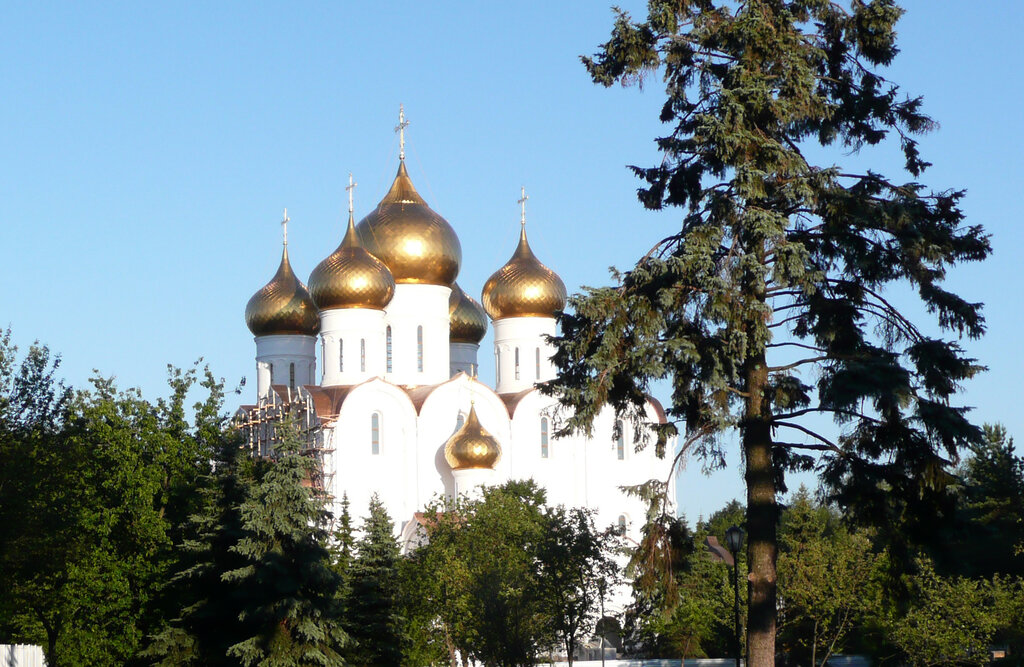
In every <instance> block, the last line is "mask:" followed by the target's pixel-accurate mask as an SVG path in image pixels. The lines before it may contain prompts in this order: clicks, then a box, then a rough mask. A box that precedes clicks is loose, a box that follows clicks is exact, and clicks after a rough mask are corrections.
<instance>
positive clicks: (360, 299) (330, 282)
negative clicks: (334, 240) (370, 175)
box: [309, 212, 395, 310]
mask: <svg viewBox="0 0 1024 667" xmlns="http://www.w3.org/2000/svg"><path fill="white" fill-rule="evenodd" d="M309 291H310V293H311V294H312V296H313V301H315V302H316V305H317V306H318V307H319V308H320V309H321V310H330V309H334V308H370V309H374V310H384V307H385V306H386V305H388V302H389V301H391V297H392V296H394V294H395V279H394V278H393V277H392V275H391V271H390V270H388V267H387V266H386V265H385V264H384V263H383V262H382V261H380V260H379V259H377V258H376V257H374V256H373V255H372V254H370V252H369V251H368V250H367V249H366V248H364V247H363V246H362V244H360V242H359V235H358V234H357V233H356V228H355V221H354V219H353V217H352V213H351V212H349V214H348V229H347V230H346V231H345V238H344V239H342V241H341V245H339V246H338V249H337V250H335V251H334V252H332V253H331V254H330V255H329V256H328V257H327V259H325V260H324V261H322V262H320V263H319V264H317V266H316V268H315V269H313V273H311V274H310V275H309Z"/></svg>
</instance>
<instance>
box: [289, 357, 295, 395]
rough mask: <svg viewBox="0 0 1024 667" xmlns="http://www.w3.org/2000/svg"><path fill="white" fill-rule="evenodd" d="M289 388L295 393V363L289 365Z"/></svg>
mask: <svg viewBox="0 0 1024 667" xmlns="http://www.w3.org/2000/svg"><path fill="white" fill-rule="evenodd" d="M288 388H289V389H291V390H292V391H295V363H294V362H293V363H290V364H288Z"/></svg>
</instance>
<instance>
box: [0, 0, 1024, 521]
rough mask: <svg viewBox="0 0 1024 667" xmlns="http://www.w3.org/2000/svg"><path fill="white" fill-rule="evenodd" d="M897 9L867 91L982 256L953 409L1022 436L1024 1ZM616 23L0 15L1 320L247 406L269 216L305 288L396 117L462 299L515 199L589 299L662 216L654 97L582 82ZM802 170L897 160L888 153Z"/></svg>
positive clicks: (698, 492) (65, 10) (246, 7)
mask: <svg viewBox="0 0 1024 667" xmlns="http://www.w3.org/2000/svg"><path fill="white" fill-rule="evenodd" d="M619 4H620V5H621V6H623V7H624V8H625V9H627V10H630V11H632V12H633V13H634V15H636V16H638V17H642V16H643V15H644V6H643V4H642V3H639V2H621V3H619ZM902 4H903V6H904V7H905V8H906V9H907V13H906V15H905V16H904V18H903V19H902V21H901V22H900V24H899V25H898V31H899V43H900V45H901V49H902V53H901V54H900V56H899V57H898V58H897V60H896V62H895V63H894V64H893V66H892V67H890V68H889V69H888V71H887V76H889V77H890V78H891V79H893V80H894V81H896V82H898V83H899V84H900V85H901V86H902V87H903V89H904V90H905V91H907V92H908V93H909V94H912V95H922V96H923V97H924V102H925V107H924V108H925V111H926V112H927V113H929V114H930V115H931V116H932V117H933V118H935V119H936V120H937V121H938V122H939V124H940V128H939V129H938V130H937V131H936V132H934V133H932V134H930V135H927V136H925V137H924V138H923V139H922V141H921V148H922V153H923V154H924V156H925V158H926V159H929V160H930V161H931V162H933V163H934V166H933V167H932V168H931V169H930V170H928V171H927V172H926V173H925V175H924V177H923V178H922V181H923V182H924V183H925V184H927V185H929V186H930V187H932V188H934V189H937V190H945V189H949V188H955V189H961V188H963V189H966V190H967V196H966V198H965V199H964V201H963V209H964V211H965V213H966V216H967V222H968V223H969V224H981V225H983V226H984V227H985V228H986V230H987V231H988V232H989V233H990V234H991V237H992V245H993V247H994V252H993V254H992V256H991V258H990V259H989V260H987V261H986V262H984V263H983V264H974V265H965V266H963V267H958V268H956V269H955V270H954V272H953V273H952V275H951V276H950V280H949V283H948V284H949V285H951V286H952V287H953V288H954V289H956V290H957V291H959V292H960V293H961V294H962V295H964V296H965V297H966V298H968V299H970V300H975V301H983V302H984V303H985V314H986V316H987V319H988V334H987V335H986V336H985V337H984V338H983V339H982V340H980V341H966V342H965V343H964V345H965V347H966V349H967V350H968V352H969V353H970V354H971V355H972V356H974V357H976V358H978V359H979V361H980V362H981V363H983V364H985V365H986V366H988V368H989V370H988V372H986V373H985V374H983V375H981V376H980V377H978V378H976V379H974V380H972V381H970V382H969V383H967V385H966V386H965V389H964V393H963V396H962V403H963V404H965V405H970V406H973V407H974V408H975V410H974V413H973V416H974V419H975V420H976V421H978V422H996V421H999V422H1002V423H1004V424H1006V426H1007V427H1008V429H1009V431H1010V433H1011V435H1013V434H1017V435H1021V436H1022V437H1024V410H1021V408H1020V400H1019V397H1020V393H1021V389H1020V378H1021V374H1022V373H1021V371H1022V354H1021V346H1020V342H1019V338H1020V336H1021V334H1022V329H1024V327H1022V324H1024V317H1022V315H1021V305H1022V303H1024V299H1022V298H1021V292H1022V289H1024V284H1022V281H1021V279H1020V275H1021V269H1020V266H1021V258H1020V254H1021V250H1022V249H1024V225H1022V224H1021V222H1022V215H1021V214H1022V205H1021V196H1020V193H1021V191H1022V187H1021V178H1022V176H1024V169H1022V166H1021V165H1022V156H1024V141H1022V138H1021V137H1022V133H1021V129H1020V126H1021V120H1022V112H1021V106H1022V101H1024V93H1022V91H1024V73H1022V68H1021V66H1020V64H1021V62H1022V61H1024V47H1022V40H1021V33H1022V32H1024V5H1022V4H1021V3H1019V2H1014V1H1010V0H1001V1H996V0H993V1H991V2H987V3H984V4H982V5H979V4H977V3H969V2H966V1H960V0H944V1H943V2H934V1H928V0H914V1H907V2H904V3H902ZM612 19H613V14H612V12H611V10H610V9H609V7H608V6H607V5H606V4H605V3H603V2H600V1H597V2H595V1H594V0H585V1H583V0H580V1H574V2H568V1H564V2H557V3H556V2H524V3H455V2H431V3H413V2H373V3H332V2H305V3H290V2H274V3H272V2H249V3H242V2H217V3H198V2H189V3H134V2H107V3H53V2H31V3H29V2H18V1H11V2H4V3H0V25H3V26H4V38H3V39H2V40H0V99H2V100H3V103H2V104H0V206H2V216H3V219H2V222H0V241H2V244H3V247H5V248H7V251H6V253H5V256H4V260H3V261H2V262H0V284H2V285H3V290H2V292H0V327H6V326H10V327H11V329H12V331H13V337H14V340H15V341H16V342H17V343H19V344H20V345H21V346H22V347H25V346H27V345H29V344H31V343H32V341H34V340H39V341H41V342H43V343H46V344H47V345H49V346H50V348H51V349H52V350H54V351H55V352H57V353H59V354H60V355H61V357H62V373H63V375H64V377H65V378H66V379H67V381H68V382H69V383H70V384H72V385H75V386H84V385H85V384H86V382H87V379H88V378H89V377H90V376H91V375H92V373H93V370H94V369H97V370H98V371H99V372H100V373H101V374H102V375H104V376H114V377H116V378H117V381H118V384H119V386H121V387H139V388H141V389H142V391H143V393H144V394H145V395H146V396H147V397H148V398H150V399H155V398H156V397H158V396H162V395H165V389H166V385H165V378H166V369H167V365H168V364H173V365H176V366H189V365H191V364H192V363H193V362H194V361H195V360H197V359H198V358H200V357H202V358H203V359H204V360H205V362H206V363H209V364H210V366H211V368H212V369H213V371H214V373H215V374H216V375H218V376H221V377H224V378H225V380H226V382H227V384H228V386H229V387H234V386H236V385H237V384H238V382H239V380H240V379H241V378H243V377H245V378H247V379H248V380H249V383H248V386H247V387H246V388H245V389H243V392H242V394H241V395H234V394H232V395H229V398H228V405H227V408H228V409H229V410H232V411H233V409H234V408H235V407H237V405H239V404H240V403H243V402H252V400H253V393H254V391H255V362H254V355H255V346H254V343H253V340H252V336H251V334H250V333H249V331H248V330H247V329H246V327H245V323H244V320H243V311H244V308H245V304H246V302H247V301H248V299H249V297H250V296H251V295H252V293H253V292H255V291H256V290H257V289H259V288H260V287H261V286H262V285H263V284H265V283H266V282H267V281H268V280H269V279H270V277H271V276H272V275H273V273H274V271H275V270H276V268H277V265H278V261H279V259H280V243H281V226H280V224H279V221H280V219H281V212H282V209H283V208H285V207H287V208H288V212H289V216H290V217H291V220H292V221H291V223H290V225H289V230H288V234H289V254H290V256H291V259H292V265H293V267H294V268H295V270H296V272H297V273H298V274H299V275H300V277H303V278H305V277H306V276H308V275H309V272H310V271H311V270H312V269H313V267H314V266H315V265H316V264H317V263H318V262H319V261H320V260H321V259H323V258H324V257H326V256H327V255H328V254H329V253H330V252H331V251H332V250H333V249H334V248H335V247H336V246H337V244H338V242H339V241H340V238H341V235H342V232H343V228H344V227H343V225H344V222H345V219H346V218H345V214H344V211H345V209H346V206H347V199H346V193H345V190H344V187H345V185H346V183H347V178H348V174H349V172H352V173H353V174H354V176H355V179H356V181H357V183H358V184H359V185H358V187H357V189H356V192H355V210H356V217H357V219H359V218H361V217H362V216H363V215H365V214H366V213H367V212H369V211H370V210H371V209H372V208H373V207H374V206H375V205H376V203H377V202H378V201H379V199H380V198H381V197H382V196H383V195H384V193H385V192H386V190H387V187H388V185H389V184H390V182H391V179H392V178H393V176H394V172H395V170H396V168H397V162H398V160H397V155H398V140H397V137H396V135H395V133H394V131H393V130H394V126H395V125H396V124H397V117H398V107H399V104H404V105H405V112H406V116H407V118H408V120H409V121H410V125H409V128H408V130H407V134H406V137H407V154H408V158H407V163H408V166H409V171H410V174H411V176H412V179H413V182H414V183H415V184H416V186H417V188H418V189H419V191H420V193H421V194H422V195H423V196H424V198H425V199H426V200H427V202H428V203H429V204H430V205H431V207H432V208H434V210H436V211H438V212H439V213H441V215H443V216H444V217H445V218H446V219H447V220H448V221H449V222H450V223H451V224H452V226H453V227H454V228H455V230H456V232H457V233H458V235H459V237H460V240H461V243H462V248H463V264H462V269H461V273H460V276H459V283H460V285H462V286H463V288H464V289H466V291H468V292H469V293H470V294H472V295H473V296H475V297H477V298H479V294H480V289H481V287H482V286H483V283H484V282H485V281H486V279H487V277H488V276H489V275H490V274H491V273H492V272H494V271H495V270H496V269H498V268H499V267H500V266H501V265H502V264H504V263H505V261H506V260H507V259H508V258H509V256H510V255H511V253H512V251H513V249H514V247H515V243H516V238H517V234H518V225H519V206H518V204H517V203H516V201H517V200H518V199H519V192H520V187H521V186H522V187H525V188H526V191H527V194H528V195H529V197H530V199H529V202H528V205H527V220H528V231H529V235H530V240H531V245H532V247H533V249H534V251H535V253H536V254H537V256H538V257H539V258H540V259H541V260H542V261H543V262H545V263H546V264H547V265H548V266H550V267H551V268H552V269H554V270H555V271H557V272H558V273H559V275H560V276H561V277H562V279H563V280H564V281H565V283H566V285H567V287H568V289H569V290H570V292H575V291H578V290H579V289H580V287H581V286H583V285H602V284H607V283H608V282H609V277H608V268H609V267H611V266H616V267H619V268H623V269H625V268H628V267H629V266H631V264H632V262H634V261H635V260H636V259H637V258H638V257H639V256H641V255H642V254H643V253H645V252H646V251H647V250H648V249H649V247H650V246H651V245H652V244H653V242H654V241H655V240H657V239H658V238H661V236H663V235H665V234H667V233H670V232H671V231H672V230H673V229H678V224H679V219H680V212H679V211H667V212H660V213H652V212H647V211H644V210H643V209H642V208H641V207H640V206H639V204H638V203H637V201H636V196H635V193H636V188H637V186H638V183H637V182H636V180H635V179H634V177H633V176H632V175H631V174H630V172H629V171H628V170H627V169H626V165H629V164H637V165H642V166H651V165H654V164H656V163H657V162H658V161H659V156H658V154H657V152H656V149H655V147H654V144H653V142H652V139H653V138H654V137H655V136H658V135H659V133H661V132H662V131H663V128H662V126H661V125H660V124H659V123H658V121H657V115H658V110H659V108H660V106H661V104H662V102H663V99H664V93H663V89H662V87H661V86H660V85H659V84H660V81H659V80H658V79H657V77H654V78H651V79H649V80H648V81H647V82H646V85H645V87H644V88H643V90H640V89H637V88H627V89H624V88H620V87H613V88H609V89H605V88H602V87H599V86H596V85H594V84H592V83H591V82H590V81H589V79H588V77H587V74H586V72H585V70H584V68H583V67H582V65H581V64H580V62H579V56H580V55H581V54H592V53H594V52H595V51H596V49H597V47H598V45H599V44H601V43H602V42H604V41H605V40H607V37H608V33H609V31H610V29H611V25H612ZM821 159H822V160H827V161H829V162H835V163H838V164H843V165H848V164H851V163H854V164H857V165H860V166H870V167H872V168H874V169H876V170H879V171H882V172H883V173H886V174H889V175H892V176H896V175H897V171H898V169H899V168H900V162H899V160H898V157H897V155H896V153H895V151H892V150H886V149H880V150H875V151H864V152H862V153H860V154H858V155H845V154H842V153H841V152H836V151H830V152H828V153H822V154H821ZM908 180H909V179H908ZM906 307H907V308H908V310H909V312H914V308H915V306H914V305H913V303H912V301H909V300H908V301H907V306H906ZM920 317H924V318H926V317H927V316H926V315H925V314H923V313H920ZM920 317H919V319H920ZM491 340H492V339H491V336H490V335H488V337H487V338H486V339H485V340H484V342H483V344H482V345H481V349H480V361H481V379H482V380H483V381H485V382H488V383H493V368H492V367H491V366H492V364H490V363H489V362H488V360H489V359H490V358H491V352H490V350H491V345H492V342H491ZM733 451H734V452H735V448H733ZM728 463H729V468H728V469H727V470H724V471H719V472H716V473H714V474H712V475H710V476H705V475H703V474H701V473H700V467H701V466H700V463H699V462H690V463H689V464H688V466H687V469H686V470H685V471H684V472H683V474H682V476H681V478H680V481H679V497H680V505H681V510H682V511H683V512H684V513H685V514H686V516H687V517H689V518H690V519H696V518H697V517H699V516H706V515H707V514H709V513H710V512H712V511H714V510H715V509H717V508H719V507H721V505H722V504H723V503H724V502H726V501H727V500H729V499H730V498H733V497H741V496H742V493H743V492H742V486H741V483H740V472H739V471H740V466H741V461H740V459H739V456H738V454H734V456H732V457H731V458H730V459H729V461H728ZM797 482H806V483H808V484H811V485H813V478H810V477H807V478H803V479H800V480H797Z"/></svg>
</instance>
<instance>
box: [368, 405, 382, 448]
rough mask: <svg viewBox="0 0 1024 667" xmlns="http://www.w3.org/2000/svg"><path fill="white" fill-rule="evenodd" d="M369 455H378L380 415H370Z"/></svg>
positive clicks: (375, 413)
mask: <svg viewBox="0 0 1024 667" xmlns="http://www.w3.org/2000/svg"><path fill="white" fill-rule="evenodd" d="M370 453H371V454H373V455H374V456H377V455H378V454H380V413H377V412H374V413H373V414H372V415H370Z"/></svg>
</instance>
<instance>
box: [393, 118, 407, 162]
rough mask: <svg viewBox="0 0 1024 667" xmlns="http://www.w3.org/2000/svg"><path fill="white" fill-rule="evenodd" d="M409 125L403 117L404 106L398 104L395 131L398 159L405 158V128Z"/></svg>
mask: <svg viewBox="0 0 1024 667" xmlns="http://www.w3.org/2000/svg"><path fill="white" fill-rule="evenodd" d="M407 127H409V121H407V120H406V119H405V106H404V105H402V104H399V105H398V125H396V126H395V132H398V159H399V160H404V159H405V128H407Z"/></svg>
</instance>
